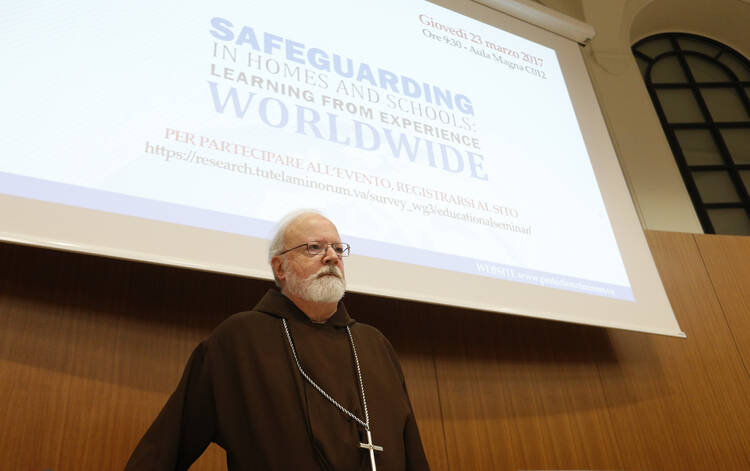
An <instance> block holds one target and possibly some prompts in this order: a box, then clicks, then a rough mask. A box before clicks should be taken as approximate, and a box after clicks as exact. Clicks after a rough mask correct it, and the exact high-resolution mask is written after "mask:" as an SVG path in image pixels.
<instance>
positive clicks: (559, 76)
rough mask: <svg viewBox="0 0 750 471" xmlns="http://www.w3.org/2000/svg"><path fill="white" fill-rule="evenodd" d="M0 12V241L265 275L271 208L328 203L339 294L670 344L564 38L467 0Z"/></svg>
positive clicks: (594, 109)
mask: <svg viewBox="0 0 750 471" xmlns="http://www.w3.org/2000/svg"><path fill="white" fill-rule="evenodd" d="M447 7H449V8H450V9H448V8H447ZM0 24H1V25H2V30H3V35H2V39H0V43H2V48H1V49H0V51H2V52H0V54H1V57H2V63H3V69H4V71H3V73H2V75H0V94H1V95H2V117H1V119H2V129H3V132H2V136H1V137H0V140H1V142H2V152H1V153H0V212H1V214H2V219H1V221H0V238H2V240H5V241H9V242H13V243H21V244H28V245H37V246H45V247H52V248H56V249H63V250H70V251H77V252H87V253H94V254H100V255H105V256H111V257H118V258H125V259H133V260H143V261H147V262H153V263H161V264H169V265H175V266H181V267H189V268H194V269H201V270H208V271H216V272H224V273H232V274H240V275H245V276H251V277H259V278H264V279H270V278H271V272H270V269H269V268H268V267H267V263H266V249H267V244H268V239H269V238H270V237H271V235H272V231H273V229H274V225H275V223H276V221H278V219H279V218H280V217H281V216H283V215H284V214H286V213H288V212H289V211H292V210H295V209H299V208H318V209H320V210H322V211H323V212H324V213H325V214H326V215H328V216H329V217H330V218H331V219H332V220H333V221H334V222H335V223H336V224H337V225H338V227H339V231H340V233H341V234H342V239H344V240H345V241H346V242H349V243H350V244H351V245H352V252H353V255H352V256H351V257H350V258H349V259H347V261H346V268H347V278H348V283H349V289H350V290H351V291H355V292H362V293H371V294H377V295H383V296H390V297H396V298H403V299H413V300H420V301H426V302H431V303H439V304H448V305H456V306H462V307H468V308H476V309H482V310H488V311H495V312H503V313H512V314H518V315H524V316H533V317H541V318H547V319H556V320H563V321H569V322H576V323H583V324H591V325H600V326H607V327H615V328H622V329H630V330H639V331H646V332H653V333H660V334H665V335H675V336H683V335H684V334H682V332H681V331H680V328H679V326H678V325H677V322H676V320H675V318H674V314H673V313H672V310H671V307H670V305H669V302H668V300H667V298H666V295H665V293H664V289H663V287H662V284H661V281H660V279H659V277H658V274H657V272H656V269H655V266H654V263H653V260H652V258H651V254H650V252H649V250H648V246H647V244H646V241H645V238H644V235H643V232H642V229H641V227H640V224H639V221H638V219H637V216H636V213H635V211H634V208H633V205H632V202H631V199H630V196H629V194H628V191H627V188H626V186H625V183H624V180H623V177H622V174H621V171H620V169H619V166H618V163H617V160H616V157H615V154H614V150H613V148H612V144H611V142H610V140H609V135H608V133H607V130H606V127H605V125H604V122H603V119H602V116H601V111H600V109H599V107H598V104H597V102H596V99H595V96H594V93H593V89H592V86H591V83H590V80H589V77H588V74H587V72H586V69H585V65H584V62H583V59H582V56H581V51H580V46H579V45H577V44H575V43H574V42H572V41H569V40H566V39H564V38H562V37H560V36H557V35H555V34H552V33H549V32H547V31H544V30H542V29H540V28H537V27H534V26H531V25H529V24H526V23H523V22H521V21H519V20H516V19H514V18H511V17H508V16H506V15H503V14H501V13H498V12H497V11H494V10H491V9H489V8H486V7H484V6H481V5H478V4H475V3H471V2H468V1H456V2H446V3H445V6H439V5H436V4H434V3H429V2H422V1H405V0H379V1H377V2H343V1H329V0H324V1H316V2H306V1H295V2H258V1H250V2H230V1H214V2H194V1H188V2H176V1H164V2H146V1H141V0H137V1H132V2H126V3H123V4H109V3H107V2H104V3H102V2H92V1H83V0H78V1H70V2H51V1H24V2H11V4H10V5H6V8H5V12H4V15H3V17H2V19H0Z"/></svg>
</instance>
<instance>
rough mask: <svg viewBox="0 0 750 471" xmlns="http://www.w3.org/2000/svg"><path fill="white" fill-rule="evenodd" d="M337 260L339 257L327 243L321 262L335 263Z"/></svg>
mask: <svg viewBox="0 0 750 471" xmlns="http://www.w3.org/2000/svg"><path fill="white" fill-rule="evenodd" d="M339 260H341V257H339V255H338V254H337V253H336V251H335V250H333V247H332V246H331V245H328V246H327V247H326V250H325V252H323V263H325V264H326V265H335V264H337V263H338V262H339Z"/></svg>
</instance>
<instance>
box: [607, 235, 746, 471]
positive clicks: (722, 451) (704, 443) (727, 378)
mask: <svg viewBox="0 0 750 471" xmlns="http://www.w3.org/2000/svg"><path fill="white" fill-rule="evenodd" d="M647 235H648V239H649V244H650V247H651V250H652V253H653V255H654V259H655V261H656V264H657V267H658V268H659V272H660V274H661V277H662V281H663V283H664V286H665V289H666V291H667V293H668V295H669V298H670V302H671V303H672V306H673V309H674V310H675V313H676V314H677V318H678V321H679V322H680V326H681V327H682V329H683V331H685V332H686V333H687V335H688V338H687V339H685V340H682V339H676V338H670V337H660V336H650V335H641V334H638V333H630V332H624V331H614V330H613V331H610V332H609V336H610V341H611V342H612V345H613V349H614V350H615V351H616V352H617V355H618V361H617V362H616V363H613V364H611V365H610V366H611V367H610V368H603V367H602V368H600V371H601V375H602V382H603V384H604V387H605V391H606V395H607V398H608V401H607V409H608V411H609V414H610V416H611V417H612V421H613V423H614V424H615V430H616V438H617V443H618V446H619V448H620V454H621V456H622V458H623V460H624V463H623V464H624V468H625V469H660V470H685V469H696V470H698V469H733V470H734V469H736V470H740V469H750V456H749V455H748V452H747V450H748V449H750V448H749V447H748V446H747V440H748V433H747V431H746V430H745V428H746V427H745V426H744V425H743V424H745V425H746V424H747V423H750V416H749V415H748V413H749V412H750V410H748V408H747V407H744V405H745V404H747V402H746V401H747V397H748V392H750V382H748V380H749V379H750V378H748V376H747V372H746V371H745V370H744V369H743V367H742V364H741V362H740V361H739V357H738V356H737V354H736V349H735V348H734V346H733V341H732V334H731V331H730V328H729V326H728V325H727V323H726V322H725V319H724V317H723V316H722V313H721V307H720V304H719V302H718V299H717V298H716V296H715V293H714V290H713V287H712V285H711V283H710V279H709V277H708V274H707V273H706V270H705V267H704V263H703V260H702V259H701V257H700V254H699V252H698V250H697V246H696V244H695V240H694V238H693V235H691V234H675V233H663V232H649V233H648V234H647Z"/></svg>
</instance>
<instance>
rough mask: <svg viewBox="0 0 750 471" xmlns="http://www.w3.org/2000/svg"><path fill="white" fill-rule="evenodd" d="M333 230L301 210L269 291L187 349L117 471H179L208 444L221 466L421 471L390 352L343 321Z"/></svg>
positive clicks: (281, 244) (275, 255) (286, 226)
mask: <svg viewBox="0 0 750 471" xmlns="http://www.w3.org/2000/svg"><path fill="white" fill-rule="evenodd" d="M348 254H349V245H348V244H346V243H342V242H341V239H340V238H339V234H338V231H337V230H336V227H335V226H334V225H333V223H331V221H329V220H328V219H326V218H325V217H323V216H321V215H320V214H318V213H314V212H304V213H300V214H297V215H295V216H293V217H291V218H288V219H287V220H286V221H285V222H283V223H282V224H281V227H280V228H279V230H278V233H277V235H276V237H275V238H274V239H273V241H272V242H271V248H270V250H269V260H270V263H271V267H272V268H273V273H274V278H275V279H276V284H277V286H278V287H279V290H276V289H274V290H270V291H269V292H268V293H267V294H266V295H265V296H264V297H263V299H262V300H261V301H260V302H259V303H258V305H257V306H255V308H254V309H253V310H252V311H249V312H241V313H238V314H235V315H233V316H231V317H229V318H228V319H227V320H225V321H224V322H222V323H221V324H220V325H219V326H218V327H217V328H216V330H214V332H213V333H212V334H211V335H210V336H209V337H208V338H207V339H206V340H204V341H203V342H201V343H200V344H199V345H198V347H197V348H196V349H195V351H194V352H193V354H192V356H191V357H190V360H189V361H188V364H187V366H186V368H185V372H184V374H183V376H182V380H181V381H180V383H179V385H178V386H177V389H176V390H175V392H174V393H173V394H172V396H171V397H170V398H169V400H168V401H167V403H166V405H165V406H164V409H163V410H162V411H161V413H160V414H159V416H158V417H157V418H156V420H155V421H154V423H153V425H151V427H150V428H149V429H148V431H147V432H146V434H145V436H144V437H143V439H142V440H141V442H140V443H139V444H138V446H137V447H136V449H135V451H134V452H133V455H132V456H131V458H130V461H129V462H128V465H127V467H126V471H135V470H170V471H171V470H184V469H187V468H188V467H189V466H190V464H191V463H192V462H193V461H195V459H196V458H198V456H200V454H201V453H202V452H203V450H204V449H205V448H206V446H208V444H209V443H210V442H212V441H213V442H216V443H217V444H219V445H220V446H221V447H222V448H224V450H226V453H227V466H228V468H229V469H230V470H232V471H236V470H290V471H291V470H316V469H320V470H342V471H350V470H360V469H363V470H364V469H376V467H377V468H378V469H381V470H389V471H390V470H426V469H429V466H428V464H427V460H426V458H425V455H424V451H423V449H422V443H421V440H420V438H419V432H418V430H417V425H416V423H415V421H414V414H413V412H412V408H411V404H410V402H409V398H408V396H407V394H406V388H405V384H404V377H403V374H402V372H401V368H400V366H399V364H398V360H397V359H396V355H395V353H394V351H393V348H392V347H391V345H390V344H389V343H388V341H387V340H386V339H385V337H383V335H382V334H381V333H380V332H379V331H378V330H376V329H375V328H373V327H370V326H368V325H365V324H361V323H358V322H356V321H355V320H354V319H352V318H351V317H349V314H348V313H347V311H346V308H345V307H344V305H343V304H342V303H340V302H339V300H340V299H341V298H342V296H343V295H344V291H345V287H346V284H345V279H344V264H343V257H345V256H347V255H348Z"/></svg>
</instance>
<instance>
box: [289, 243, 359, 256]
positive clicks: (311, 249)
mask: <svg viewBox="0 0 750 471" xmlns="http://www.w3.org/2000/svg"><path fill="white" fill-rule="evenodd" d="M329 246H330V247H331V248H332V249H333V251H334V252H336V255H338V256H339V257H348V256H349V248H350V247H349V244H345V243H343V242H334V243H332V244H326V243H325V242H307V243H305V244H300V245H298V246H296V247H292V248H291V249H286V250H284V251H283V252H279V253H278V255H284V254H285V253H287V252H291V251H292V250H294V249H298V248H300V247H306V248H307V255H309V256H311V257H314V256H316V255H320V254H322V253H325V252H327V251H328V247H329Z"/></svg>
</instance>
